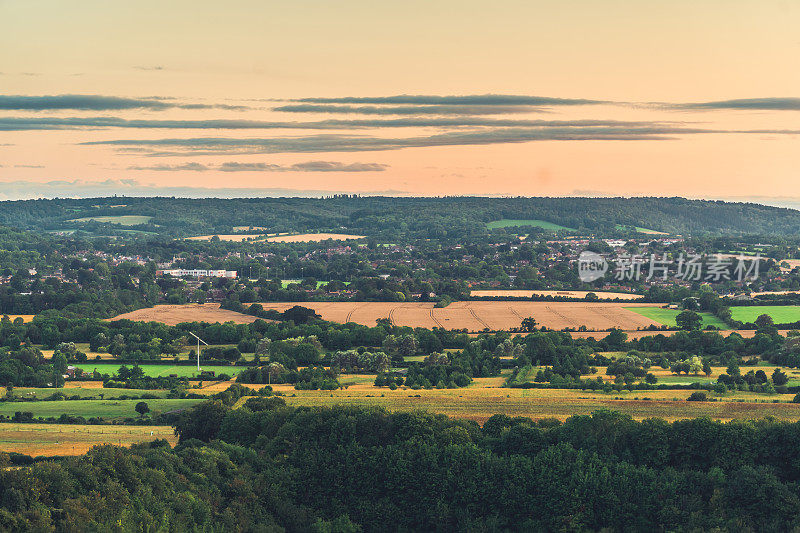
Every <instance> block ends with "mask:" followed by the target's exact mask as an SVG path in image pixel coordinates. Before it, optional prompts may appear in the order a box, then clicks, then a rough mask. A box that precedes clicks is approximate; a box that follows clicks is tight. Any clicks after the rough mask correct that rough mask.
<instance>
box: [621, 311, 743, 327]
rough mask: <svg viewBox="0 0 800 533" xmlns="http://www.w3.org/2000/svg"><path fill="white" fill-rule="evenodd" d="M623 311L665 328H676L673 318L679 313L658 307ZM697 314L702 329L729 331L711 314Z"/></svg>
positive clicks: (723, 323)
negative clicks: (711, 327)
mask: <svg viewBox="0 0 800 533" xmlns="http://www.w3.org/2000/svg"><path fill="white" fill-rule="evenodd" d="M625 309H627V310H628V311H633V312H634V313H639V314H640V315H642V316H646V317H647V318H649V319H650V320H653V321H655V322H658V323H659V324H666V325H667V326H673V327H676V326H677V324H676V323H675V317H676V316H678V314H680V313H681V311H680V310H678V309H662V308H660V307H626V308H625ZM698 314H699V315H700V316H701V317H702V319H703V325H702V326H701V327H703V328H705V327H706V326H716V327H718V328H720V329H730V328H729V326H728V325H727V324H726V323H725V322H723V321H722V320H720V319H719V318H717V317H716V316H714V315H712V314H711V313H698Z"/></svg>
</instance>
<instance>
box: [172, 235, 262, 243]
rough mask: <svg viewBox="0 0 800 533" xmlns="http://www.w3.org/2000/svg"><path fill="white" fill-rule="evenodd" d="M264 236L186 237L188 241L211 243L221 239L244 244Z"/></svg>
mask: <svg viewBox="0 0 800 533" xmlns="http://www.w3.org/2000/svg"><path fill="white" fill-rule="evenodd" d="M262 236H263V235H261V234H260V233H256V234H251V235H244V234H240V233H236V234H233V235H199V236H197V237H186V240H187V241H210V240H211V239H212V238H213V237H219V240H221V241H231V242H242V241H248V240H251V239H259V238H261V237H262Z"/></svg>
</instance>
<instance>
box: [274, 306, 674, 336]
mask: <svg viewBox="0 0 800 533" xmlns="http://www.w3.org/2000/svg"><path fill="white" fill-rule="evenodd" d="M261 305H262V306H263V307H264V309H277V310H278V311H284V310H286V309H288V308H290V307H292V306H294V305H302V306H304V307H308V308H311V309H314V310H315V311H316V312H317V313H319V314H320V315H321V316H322V318H324V319H325V320H330V321H333V322H356V323H358V324H364V325H367V326H374V325H375V321H376V320H377V319H379V318H388V319H389V320H391V321H392V323H393V324H396V325H398V326H410V327H425V328H434V327H441V328H445V329H467V330H468V331H481V330H483V329H485V328H489V329H491V330H507V329H510V328H514V327H519V325H520V323H521V322H522V319H523V318H525V317H529V316H532V317H534V318H535V319H536V321H537V322H538V324H539V325H541V326H546V327H548V328H551V329H564V328H567V327H569V328H576V329H577V328H578V327H580V326H586V327H587V328H589V329H595V330H606V329H610V328H614V327H617V328H620V329H629V330H635V329H638V328H643V327H647V326H650V325H653V324H656V325H658V324H657V323H656V322H654V321H653V320H651V319H648V318H646V317H644V316H643V315H641V314H638V313H635V312H633V311H631V310H629V309H630V308H631V307H630V306H631V305H642V306H646V305H650V306H652V305H656V304H629V303H599V302H585V303H584V302H525V301H509V302H455V303H452V304H450V305H448V306H447V307H444V308H434V307H433V304H432V303H426V302H406V303H397V302H294V303H292V302H281V303H275V302H269V303H262V304H261Z"/></svg>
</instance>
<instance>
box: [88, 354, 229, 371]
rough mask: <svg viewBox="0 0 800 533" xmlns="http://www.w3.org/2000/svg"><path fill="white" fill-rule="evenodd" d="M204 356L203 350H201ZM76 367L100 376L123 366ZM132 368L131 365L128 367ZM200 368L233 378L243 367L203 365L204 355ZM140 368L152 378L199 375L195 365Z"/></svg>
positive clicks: (104, 364)
mask: <svg viewBox="0 0 800 533" xmlns="http://www.w3.org/2000/svg"><path fill="white" fill-rule="evenodd" d="M201 354H202V350H201ZM75 366H77V367H78V368H80V369H82V370H83V371H84V372H88V373H91V372H92V371H94V370H97V371H98V372H100V374H109V375H111V374H114V373H115V372H116V371H117V370H119V367H120V366H121V364H120V363H116V364H114V363H100V364H95V363H77V364H76V365H75ZM128 366H130V365H128ZM200 367H201V368H202V369H203V370H204V371H212V372H215V373H216V374H228V375H229V376H233V375H236V374H238V373H239V372H240V371H241V370H242V367H235V366H220V365H204V364H202V355H201V360H200ZM139 368H141V369H142V371H143V372H144V374H145V375H146V376H150V377H167V376H170V375H173V374H175V375H177V376H178V377H179V378H194V377H197V376H198V375H199V372H197V367H195V366H193V365H148V364H142V365H139Z"/></svg>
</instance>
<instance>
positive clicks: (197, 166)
mask: <svg viewBox="0 0 800 533" xmlns="http://www.w3.org/2000/svg"><path fill="white" fill-rule="evenodd" d="M128 170H158V171H169V172H174V171H177V170H192V171H194V172H205V171H206V170H211V167H207V166H206V165H203V164H201V163H184V164H182V165H153V166H151V167H135V166H134V167H128Z"/></svg>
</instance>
